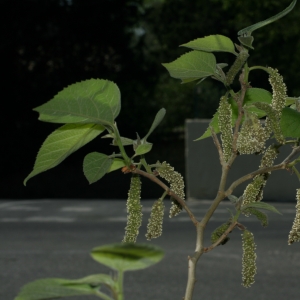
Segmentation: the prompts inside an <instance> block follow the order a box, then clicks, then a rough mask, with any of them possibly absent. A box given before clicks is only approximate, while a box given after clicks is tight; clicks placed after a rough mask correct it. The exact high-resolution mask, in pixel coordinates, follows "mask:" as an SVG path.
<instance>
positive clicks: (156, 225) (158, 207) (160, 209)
mask: <svg viewBox="0 0 300 300" xmlns="http://www.w3.org/2000/svg"><path fill="white" fill-rule="evenodd" d="M164 210H165V206H164V201H163V199H162V198H160V199H158V200H156V201H155V202H154V204H153V206H152V209H151V214H150V218H149V220H148V225H147V233H146V238H147V240H149V241H150V240H151V239H155V238H158V237H160V236H161V235H162V225H163V219H164Z"/></svg>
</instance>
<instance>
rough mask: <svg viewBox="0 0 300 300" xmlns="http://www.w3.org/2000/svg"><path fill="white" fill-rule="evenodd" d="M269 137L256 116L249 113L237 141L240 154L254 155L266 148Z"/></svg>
mask: <svg viewBox="0 0 300 300" xmlns="http://www.w3.org/2000/svg"><path fill="white" fill-rule="evenodd" d="M266 139H267V135H266V133H265V130H264V128H263V127H262V125H261V123H260V120H259V119H258V117H257V116H256V115H255V114H252V113H247V114H246V120H245V122H244V123H243V125H242V128H241V131H240V132H239V136H238V139H237V150H238V151H239V153H240V154H253V153H255V152H260V151H261V150H263V149H264V148H265V142H266Z"/></svg>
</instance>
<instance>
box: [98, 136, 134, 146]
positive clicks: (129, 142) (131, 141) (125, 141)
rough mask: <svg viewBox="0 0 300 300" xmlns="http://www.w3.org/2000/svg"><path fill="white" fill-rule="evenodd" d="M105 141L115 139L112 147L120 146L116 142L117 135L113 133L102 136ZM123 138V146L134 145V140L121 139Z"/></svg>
mask: <svg viewBox="0 0 300 300" xmlns="http://www.w3.org/2000/svg"><path fill="white" fill-rule="evenodd" d="M102 138H103V139H107V138H108V139H113V142H112V145H113V146H118V144H117V143H116V141H115V135H114V134H113V133H108V134H106V135H104V136H102ZM120 138H121V142H122V145H123V146H128V145H132V144H133V140H132V139H129V138H125V137H122V136H121V137H120Z"/></svg>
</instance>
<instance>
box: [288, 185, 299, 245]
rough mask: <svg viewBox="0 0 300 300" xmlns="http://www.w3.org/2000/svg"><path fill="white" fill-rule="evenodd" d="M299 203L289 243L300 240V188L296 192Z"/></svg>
mask: <svg viewBox="0 0 300 300" xmlns="http://www.w3.org/2000/svg"><path fill="white" fill-rule="evenodd" d="M296 199H297V204H296V216H295V219H294V223H293V226H292V229H291V231H290V234H289V239H288V244H289V245H291V244H293V243H294V242H299V241H300V189H297V194H296Z"/></svg>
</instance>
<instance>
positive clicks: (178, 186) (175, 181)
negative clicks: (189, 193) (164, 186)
mask: <svg viewBox="0 0 300 300" xmlns="http://www.w3.org/2000/svg"><path fill="white" fill-rule="evenodd" d="M156 171H157V172H158V173H159V176H160V177H162V178H164V179H165V180H166V181H167V182H168V183H170V189H171V190H172V191H173V192H174V193H175V194H176V195H177V196H179V197H180V198H181V199H182V200H184V199H185V193H184V181H183V177H182V176H181V175H180V174H179V173H178V172H176V171H174V168H173V167H171V166H170V164H168V163H167V162H163V163H162V164H161V166H160V167H158V168H156ZM181 211H182V207H181V205H180V204H179V203H178V202H177V201H176V200H175V199H174V200H173V203H172V207H171V209H170V218H172V217H174V216H176V215H178V214H179V213H180V212H181Z"/></svg>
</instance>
